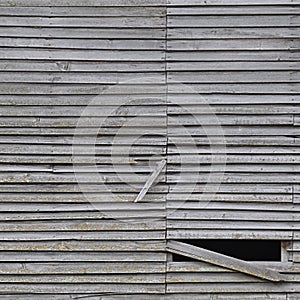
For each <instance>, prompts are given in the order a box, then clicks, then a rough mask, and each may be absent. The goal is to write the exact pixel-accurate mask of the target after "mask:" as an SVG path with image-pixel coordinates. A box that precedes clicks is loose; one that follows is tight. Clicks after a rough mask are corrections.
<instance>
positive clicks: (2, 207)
mask: <svg viewBox="0 0 300 300" xmlns="http://www.w3.org/2000/svg"><path fill="white" fill-rule="evenodd" d="M289 207H290V206H289ZM164 209H165V204H164V203H141V205H136V203H126V202H118V201H116V202H111V201H108V202H106V203H104V202H103V203H99V205H96V204H95V205H93V204H91V203H86V204H80V203H78V204H70V203H69V204H68V203H65V204H57V203H55V204H47V203H40V204H39V203H35V204H32V203H11V204H9V203H0V211H2V212H17V211H19V212H32V213H34V212H47V211H52V212H54V211H57V212H63V211H65V212H66V211H69V212H72V211H73V212H80V211H82V212H93V211H94V212H97V211H98V213H99V216H101V214H103V213H104V212H105V211H111V210H132V211H134V210H136V211H143V210H144V211H147V210H148V211H152V210H164ZM124 216H125V215H124Z"/></svg>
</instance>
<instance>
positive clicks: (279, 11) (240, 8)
mask: <svg viewBox="0 0 300 300" xmlns="http://www.w3.org/2000/svg"><path fill="white" fill-rule="evenodd" d="M216 4H217V3H216ZM218 4H219V3H218ZM222 4H223V3H221V5H217V6H213V7H212V6H209V5H201V6H194V7H189V6H185V7H184V6H181V7H173V6H170V7H168V10H167V13H168V15H187V16H190V15H196V16H202V15H265V14H268V15H285V14H288V15H289V14H299V13H300V12H299V9H297V7H295V6H279V5H273V6H272V5H269V4H268V5H267V6H266V7H264V6H259V5H252V1H249V3H248V5H247V6H244V5H241V4H243V3H242V2H241V1H240V2H239V3H238V4H237V5H230V6H226V5H223V6H222Z"/></svg>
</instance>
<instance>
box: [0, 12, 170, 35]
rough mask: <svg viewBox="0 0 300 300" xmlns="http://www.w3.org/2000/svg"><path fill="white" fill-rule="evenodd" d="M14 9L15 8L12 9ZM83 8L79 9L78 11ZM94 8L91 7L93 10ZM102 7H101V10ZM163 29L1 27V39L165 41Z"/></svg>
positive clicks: (164, 30)
mask: <svg viewBox="0 0 300 300" xmlns="http://www.w3.org/2000/svg"><path fill="white" fill-rule="evenodd" d="M14 8H15V7H14ZM82 8H83V7H80V10H81V9H82ZM94 8H95V7H93V9H94ZM102 8H103V7H101V9H102ZM68 9H69V8H68ZM165 32H166V29H165V28H156V29H155V30H153V29H152V28H139V29H138V30H137V29H136V28H118V29H115V28H72V27H68V28H57V27H51V28H47V27H44V28H35V27H2V28H1V32H0V36H1V37H24V38H25V37H32V38H35V37H36V38H85V39H87V40H88V39H90V38H95V39H157V40H164V39H165Z"/></svg>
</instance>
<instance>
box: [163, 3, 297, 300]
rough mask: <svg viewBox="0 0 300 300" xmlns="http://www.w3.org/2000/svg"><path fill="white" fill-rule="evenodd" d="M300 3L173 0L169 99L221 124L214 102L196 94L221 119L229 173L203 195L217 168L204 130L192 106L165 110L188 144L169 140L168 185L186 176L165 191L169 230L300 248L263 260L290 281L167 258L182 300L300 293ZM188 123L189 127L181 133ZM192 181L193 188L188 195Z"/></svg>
mask: <svg viewBox="0 0 300 300" xmlns="http://www.w3.org/2000/svg"><path fill="white" fill-rule="evenodd" d="M297 4H299V3H296V1H230V0H228V1H193V0H187V1H177V0H170V1H168V10H167V15H168V17H167V18H168V21H167V24H168V36H167V37H168V41H167V62H166V63H167V70H168V72H167V78H168V83H169V84H170V87H169V91H174V92H176V95H169V98H170V99H171V100H172V99H174V100H175V98H176V100H178V101H180V103H182V104H183V105H187V106H188V108H189V111H191V112H192V113H193V115H199V116H200V118H201V120H202V122H203V123H202V124H203V125H204V126H207V127H208V126H214V125H218V124H215V123H214V120H213V119H212V118H209V114H210V111H209V110H207V107H206V106H205V105H203V106H201V105H199V98H201V99H204V100H205V102H201V101H200V103H207V104H208V105H209V106H210V107H211V108H212V110H213V111H214V112H215V114H216V115H217V117H218V121H219V122H220V125H221V126H222V129H223V133H224V137H225V142H226V149H225V151H224V149H220V151H219V152H217V156H220V158H219V159H218V158H217V159H215V163H214V164H213V172H215V173H216V174H217V173H218V172H222V171H223V170H224V171H225V172H224V177H223V179H222V184H221V185H220V186H219V188H218V185H217V181H216V190H217V191H218V192H217V194H211V195H210V194H209V193H206V194H203V191H204V187H205V184H207V178H208V176H209V172H210V171H211V166H210V162H211V149H210V147H209V145H210V143H209V142H210V141H209V139H208V138H207V132H206V131H205V130H202V131H201V130H199V128H198V126H197V123H196V122H195V118H192V117H191V116H190V115H189V114H187V113H186V111H184V110H182V109H180V108H178V107H176V106H173V105H170V107H168V115H169V116H171V117H173V118H175V121H171V122H170V127H169V128H170V129H169V128H168V132H169V134H170V135H172V136H174V139H175V141H176V142H178V144H179V145H180V146H181V147H180V150H181V152H180V151H179V150H178V146H177V147H174V146H173V145H170V147H168V163H169V164H168V182H169V183H170V185H171V186H172V185H176V184H177V185H178V180H180V181H181V188H180V189H179V188H177V189H176V192H175V193H172V194H170V195H168V208H169V210H171V212H169V213H168V221H167V237H168V238H169V239H175V240H176V239H207V238H208V239H224V238H227V239H228V238H229V239H278V240H290V241H292V240H294V242H293V244H290V245H294V246H293V249H292V246H288V253H289V255H288V261H287V262H281V263H258V265H260V266H262V265H266V266H267V265H270V266H271V268H273V269H275V270H278V271H280V272H282V273H284V274H286V275H287V279H286V282H285V283H280V284H278V283H271V282H267V281H265V280H262V279H258V278H255V277H252V276H248V275H245V274H242V273H238V272H235V271H231V270H228V269H226V268H222V267H217V266H213V265H210V264H207V263H204V262H198V263H196V262H186V263H184V262H169V263H168V272H167V293H174V294H176V293H180V294H181V295H185V296H182V299H202V298H201V295H202V296H203V299H269V298H270V299H298V298H299V297H300V296H299V294H296V293H294V292H296V291H298V289H299V284H298V279H297V277H298V272H299V270H298V268H299V266H298V261H299V260H298V257H297V251H298V250H297V249H298V242H297V239H298V231H297V230H299V206H298V203H297V189H298V188H297V183H298V182H299V177H298V176H299V165H298V163H299V147H298V144H299V143H298V136H297V132H298V128H297V127H296V126H297V114H298V112H297V110H298V109H299V101H300V98H299V74H297V73H298V70H299V53H298V52H297V51H298V50H299V6H297ZM181 83H186V84H189V85H190V86H192V88H193V90H194V91H196V92H198V93H199V95H200V96H201V97H199V95H197V94H196V93H193V92H190V93H189V94H188V93H182V92H181V90H182V88H181V89H180V87H179V88H178V87H177V85H180V84H181ZM172 97H173V98H172ZM176 121H177V122H176ZM182 124H185V125H186V126H187V127H186V129H188V130H185V131H184V130H180V128H182V126H181V125H182ZM190 135H193V136H194V138H193V139H192V140H191V139H190V138H189V136H190ZM194 143H196V146H198V148H197V147H195V145H194ZM179 152H180V153H179ZM225 153H226V167H225V169H223V166H222V162H223V161H222V159H224V158H223V157H224V154H225ZM182 154H183V155H182ZM182 156H183V157H184V158H182ZM195 162H199V163H201V165H200V166H199V165H195ZM218 163H221V164H220V165H218ZM182 173H183V174H182ZM198 173H199V174H198ZM213 180H214V178H213V179H212V182H211V184H213V183H214V181H213ZM195 184H196V189H195V192H194V193H193V194H192V195H191V197H190V198H189V199H188V200H186V201H185V202H182V199H183V198H184V197H185V193H187V192H188V191H189V189H191V188H192V187H193V186H194V185H195ZM211 191H212V192H215V191H214V190H213V189H212V190H211ZM180 201H181V205H180V207H179V208H177V209H176V211H172V208H174V207H177V206H178V205H177V202H180ZM199 201H200V202H201V201H202V203H203V205H201V204H200V206H199ZM228 272H229V273H228ZM191 293H194V295H191ZM224 293H225V294H224ZM232 293H237V294H232ZM207 294H209V295H210V296H206V295H207ZM220 294H221V295H220ZM196 295H197V296H196ZM179 298H180V297H179ZM180 299H181V298H180Z"/></svg>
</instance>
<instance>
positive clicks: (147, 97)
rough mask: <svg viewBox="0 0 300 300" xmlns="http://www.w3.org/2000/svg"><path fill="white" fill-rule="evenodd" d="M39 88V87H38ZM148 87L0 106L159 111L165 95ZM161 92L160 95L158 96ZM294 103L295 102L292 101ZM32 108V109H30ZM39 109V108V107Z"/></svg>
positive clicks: (3, 100) (12, 100)
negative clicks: (147, 107) (152, 108)
mask: <svg viewBox="0 0 300 300" xmlns="http://www.w3.org/2000/svg"><path fill="white" fill-rule="evenodd" d="M40 87H41V85H40ZM148 88H149V86H148V85H147V86H144V89H145V94H143V93H140V94H126V92H125V91H120V94H122V95H123V96H120V94H119V95H107V94H104V91H102V92H100V90H99V94H100V93H101V96H100V95H99V98H97V99H96V100H95V98H94V95H84V94H82V95H80V96H79V95H74V94H73V95H72V94H69V95H55V94H51V95H49V94H48V95H47V93H46V94H45V95H22V94H17V95H13V94H11V93H8V95H3V94H2V95H1V94H0V105H3V106H9V105H11V106H13V105H16V106H18V105H22V106H24V108H25V106H46V107H47V106H49V105H51V106H56V107H57V109H59V106H60V107H61V106H71V107H72V106H82V108H83V107H86V105H87V103H89V104H90V105H91V106H92V101H95V102H93V103H95V104H98V105H100V104H101V107H102V109H103V110H104V111H105V107H106V106H111V107H113V106H114V105H117V106H122V105H123V106H124V105H125V106H136V107H138V106H140V105H145V102H146V101H147V102H148V103H151V105H152V106H156V108H157V109H158V110H159V106H161V105H162V106H165V105H166V95H165V94H162V93H163V91H162V90H159V87H158V86H157V92H158V93H157V94H155V92H154V89H153V91H150V90H148ZM131 90H132V92H134V87H131ZM111 91H112V93H114V90H111ZM159 92H161V94H159ZM294 101H295V100H294ZM31 108H33V107H31ZM40 108H41V107H40Z"/></svg>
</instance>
